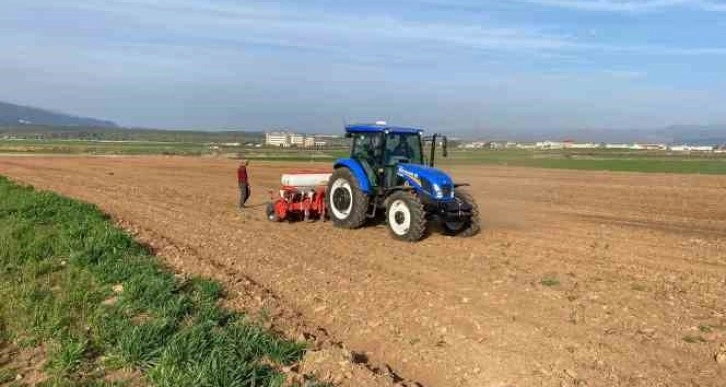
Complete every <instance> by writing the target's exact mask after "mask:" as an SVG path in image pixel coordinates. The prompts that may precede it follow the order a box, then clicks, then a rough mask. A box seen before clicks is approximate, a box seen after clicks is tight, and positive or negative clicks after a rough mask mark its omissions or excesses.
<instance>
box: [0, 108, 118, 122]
mask: <svg viewBox="0 0 726 387" xmlns="http://www.w3.org/2000/svg"><path fill="white" fill-rule="evenodd" d="M0 124H2V125H18V124H21V125H48V126H83V127H96V128H117V127H118V125H116V123H114V122H111V121H106V120H99V119H95V118H88V117H77V116H73V115H69V114H64V113H59V112H53V111H50V110H45V109H39V108H35V107H30V106H22V105H15V104H12V103H7V102H0Z"/></svg>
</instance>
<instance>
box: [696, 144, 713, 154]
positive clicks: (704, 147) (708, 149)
mask: <svg viewBox="0 0 726 387" xmlns="http://www.w3.org/2000/svg"><path fill="white" fill-rule="evenodd" d="M691 150H692V151H696V152H713V146H711V145H698V146H692V147H691Z"/></svg>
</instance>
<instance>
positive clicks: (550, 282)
mask: <svg viewBox="0 0 726 387" xmlns="http://www.w3.org/2000/svg"><path fill="white" fill-rule="evenodd" d="M539 283H540V284H542V285H544V286H557V285H559V284H560V280H558V279H557V278H555V277H545V278H542V280H540V281H539Z"/></svg>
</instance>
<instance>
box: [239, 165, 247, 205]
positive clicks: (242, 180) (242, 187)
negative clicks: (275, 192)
mask: <svg viewBox="0 0 726 387" xmlns="http://www.w3.org/2000/svg"><path fill="white" fill-rule="evenodd" d="M248 164H249V161H248V160H243V161H242V162H241V163H240V164H239V168H237V183H238V184H239V208H245V203H246V202H247V199H249V197H250V183H249V178H248V176H247V165H248Z"/></svg>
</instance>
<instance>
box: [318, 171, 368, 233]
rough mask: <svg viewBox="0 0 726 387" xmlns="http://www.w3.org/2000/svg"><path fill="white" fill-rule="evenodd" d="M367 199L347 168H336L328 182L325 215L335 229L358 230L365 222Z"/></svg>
mask: <svg viewBox="0 0 726 387" xmlns="http://www.w3.org/2000/svg"><path fill="white" fill-rule="evenodd" d="M368 203H369V198H368V196H367V195H366V194H365V192H363V191H362V190H361V189H360V184H359V182H358V180H357V179H356V178H355V176H353V174H352V173H351V172H350V170H349V169H348V168H338V169H336V170H335V171H333V174H332V175H331V176H330V180H328V190H327V194H326V195H325V205H326V207H327V210H326V211H327V214H328V215H329V216H330V219H332V221H333V224H334V225H335V226H336V227H341V228H348V229H353V228H358V227H361V226H362V225H363V223H365V221H366V211H367V210H368Z"/></svg>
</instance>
